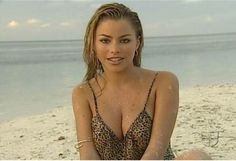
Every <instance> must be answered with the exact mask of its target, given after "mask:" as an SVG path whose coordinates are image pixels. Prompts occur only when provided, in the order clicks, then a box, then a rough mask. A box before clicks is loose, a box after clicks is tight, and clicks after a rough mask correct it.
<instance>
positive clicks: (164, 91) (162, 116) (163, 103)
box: [142, 72, 179, 160]
mask: <svg viewBox="0 0 236 161" xmlns="http://www.w3.org/2000/svg"><path fill="white" fill-rule="evenodd" d="M156 83H157V88H156V100H155V112H154V118H153V127H152V134H151V139H150V142H149V145H148V147H147V149H146V151H145V153H144V155H143V157H142V159H143V160H148V159H152V160H156V159H158V160H160V159H161V160H162V159H164V155H165V152H166V150H167V147H168V144H169V142H170V137H171V135H172V132H173V129H174V126H175V121H176V117H177V113H178V106H179V83H178V79H177V77H176V76H175V75H174V74H172V73H170V72H160V73H159V75H158V76H157V79H156Z"/></svg>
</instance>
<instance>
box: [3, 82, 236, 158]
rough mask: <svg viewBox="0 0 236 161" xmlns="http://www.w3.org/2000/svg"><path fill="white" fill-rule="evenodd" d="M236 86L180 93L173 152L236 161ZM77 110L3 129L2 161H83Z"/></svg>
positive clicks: (9, 123)
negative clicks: (78, 142) (199, 153)
mask: <svg viewBox="0 0 236 161" xmlns="http://www.w3.org/2000/svg"><path fill="white" fill-rule="evenodd" d="M235 116H236V84H232V83H231V84H230V83H228V84H215V85H210V86H195V87H191V88H185V89H181V90H180V107H179V113H178V117H177V122H176V126H175V129H174V132H173V135H172V140H171V142H172V148H173V150H174V152H176V153H177V154H180V153H182V152H184V151H185V150H188V149H193V148H200V149H203V150H205V151H206V152H208V153H209V154H210V155H211V156H212V158H213V159H224V160H227V159H236V153H235V151H236V127H235V125H236V123H235V122H236V121H235V118H236V117H235ZM75 143H76V132H75V125H74V116H73V112H72V107H58V108H56V109H54V110H52V111H50V112H47V113H45V114H43V115H35V116H28V117H23V118H16V119H14V120H12V121H7V122H2V123H0V159H4V160H5V159H11V160H15V159H27V160H30V159H45V160H47V159H50V160H54V159H72V160H75V159H79V154H78V153H77V152H76V149H75V148H74V145H75Z"/></svg>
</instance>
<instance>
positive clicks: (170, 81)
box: [156, 71, 179, 90]
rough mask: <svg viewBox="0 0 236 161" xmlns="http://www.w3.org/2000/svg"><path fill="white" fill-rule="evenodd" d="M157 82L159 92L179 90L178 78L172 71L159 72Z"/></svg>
mask: <svg viewBox="0 0 236 161" xmlns="http://www.w3.org/2000/svg"><path fill="white" fill-rule="evenodd" d="M156 82H157V88H158V89H159V90H166V89H168V90H169V89H176V90H178V89H179V81H178V77H177V76H176V75H175V74H174V73H172V72H170V71H159V72H158V75H157V78H156Z"/></svg>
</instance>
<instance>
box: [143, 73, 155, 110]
mask: <svg viewBox="0 0 236 161" xmlns="http://www.w3.org/2000/svg"><path fill="white" fill-rule="evenodd" d="M157 75H158V72H156V74H155V76H154V78H153V80H152V83H151V85H150V87H149V90H148V95H147V99H146V102H145V105H144V110H145V109H146V106H147V103H148V99H149V96H150V94H151V91H152V86H153V84H154V82H155V80H156V76H157Z"/></svg>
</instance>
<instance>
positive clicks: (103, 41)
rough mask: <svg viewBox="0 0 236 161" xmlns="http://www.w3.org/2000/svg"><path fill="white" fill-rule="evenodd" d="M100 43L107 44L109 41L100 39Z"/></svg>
mask: <svg viewBox="0 0 236 161" xmlns="http://www.w3.org/2000/svg"><path fill="white" fill-rule="evenodd" d="M100 42H102V43H103V44H108V43H109V42H110V41H109V39H101V40H100Z"/></svg>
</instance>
